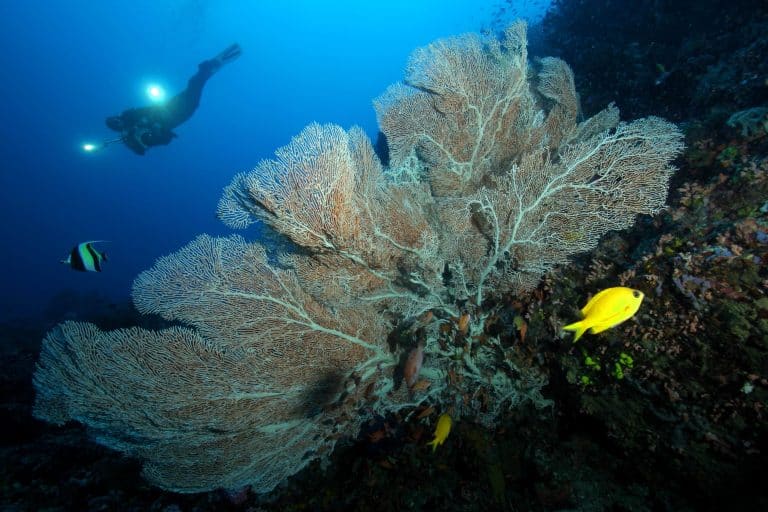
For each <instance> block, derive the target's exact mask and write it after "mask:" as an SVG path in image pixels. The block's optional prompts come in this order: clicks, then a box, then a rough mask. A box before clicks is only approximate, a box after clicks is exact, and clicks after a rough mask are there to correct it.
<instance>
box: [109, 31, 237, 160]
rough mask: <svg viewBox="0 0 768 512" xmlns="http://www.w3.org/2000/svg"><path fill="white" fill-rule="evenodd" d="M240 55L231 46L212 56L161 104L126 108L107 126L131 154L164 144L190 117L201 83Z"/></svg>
mask: <svg viewBox="0 0 768 512" xmlns="http://www.w3.org/2000/svg"><path fill="white" fill-rule="evenodd" d="M239 55H240V47H239V46H237V45H232V46H230V47H229V48H227V49H226V50H225V51H224V52H222V53H221V54H220V55H219V56H217V57H216V58H214V59H211V60H206V61H203V62H201V63H200V64H199V65H198V70H197V73H195V75H194V76H193V77H192V78H190V79H189V82H187V88H186V89H184V90H183V91H182V92H180V93H179V94H177V95H176V96H174V97H173V98H171V99H170V100H168V101H167V102H166V103H164V104H162V105H152V106H149V107H141V108H129V109H128V110H125V111H124V112H123V113H122V114H120V115H119V116H112V117H108V118H107V121H106V122H107V126H108V127H109V128H111V129H112V130H115V131H117V132H120V133H121V136H122V141H123V142H124V143H125V145H126V146H128V147H129V148H131V150H133V152H134V153H137V154H139V155H143V154H144V152H145V151H146V150H147V148H149V147H151V146H159V145H166V144H169V143H170V142H171V140H173V138H174V137H176V134H175V133H173V131H172V130H173V128H175V127H177V126H179V125H180V124H181V123H183V122H184V121H186V120H187V119H189V118H190V117H192V114H194V113H195V110H197V107H198V105H200V97H201V96H202V93H203V87H204V86H205V83H206V82H207V81H208V79H209V78H211V77H212V76H213V75H214V73H216V71H218V70H219V68H220V67H221V66H222V65H223V64H224V63H226V62H228V61H229V60H232V59H234V58H237V56H239Z"/></svg>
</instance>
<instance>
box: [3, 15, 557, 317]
mask: <svg viewBox="0 0 768 512" xmlns="http://www.w3.org/2000/svg"><path fill="white" fill-rule="evenodd" d="M509 3H510V2H500V1H481V0H396V1H387V2H363V1H359V0H345V1H332V2H321V1H309V0H304V1H296V0H294V1H274V2H269V3H268V2H262V1H256V0H254V1H242V0H241V1H235V0H210V1H203V0H198V1H192V0H186V1H184V0H178V1H147V0H139V1H137V0H134V1H130V2H128V1H114V0H105V1H100V2H96V1H92V0H67V1H60V0H43V1H40V0H26V1H24V2H1V3H0V50H2V51H0V70H1V71H0V72H1V73H2V80H0V98H2V99H3V101H2V110H1V111H0V115H1V116H2V119H1V121H2V122H0V130H2V132H0V159H1V162H2V163H1V165H2V170H1V171H0V194H1V195H0V208H1V210H0V215H2V217H1V222H0V229H1V230H2V231H0V239H2V251H0V254H2V256H1V258H2V259H0V264H1V265H0V269H2V270H1V271H0V276H2V277H0V279H1V280H0V290H1V291H2V295H1V297H0V319H7V318H11V317H16V316H20V315H23V316H33V317H34V316H38V315H40V314H42V312H43V311H44V310H45V308H46V306H47V304H48V302H49V301H50V299H51V297H53V296H54V295H55V294H57V293H59V292H61V291H63V290H75V291H77V292H78V293H82V294H98V295H101V296H103V297H105V298H107V299H109V300H124V299H126V298H127V297H128V296H129V294H130V289H131V284H132V281H133V279H134V278H135V277H136V275H137V274H138V273H139V272H140V271H142V270H144V269H146V268H149V267H150V266H151V265H152V263H153V262H154V260H155V259H156V258H158V257H159V256H162V255H164V254H168V253H170V252H172V251H174V250H176V249H178V248H180V247H181V246H182V245H184V244H185V243H187V242H188V241H190V240H191V239H192V238H194V237H195V236H196V235H197V234H199V233H203V232H207V233H210V234H226V233H228V232H229V230H227V229H226V228H225V227H224V226H223V225H222V224H221V223H219V221H218V220H216V218H215V217H214V212H215V208H216V205H217V202H218V199H219V196H220V193H221V189H222V188H223V187H224V186H225V185H227V184H228V183H229V182H230V180H231V178H232V176H233V175H234V174H235V173H236V172H239V171H244V170H248V169H250V168H252V167H254V166H255V165H256V164H257V163H258V161H259V160H261V159H263V158H270V157H271V156H272V154H273V152H274V150H275V149H276V148H277V147H279V146H282V145H285V144H286V143H288V141H289V140H290V138H291V137H292V136H294V135H296V134H297V133H298V132H299V131H300V130H301V129H302V128H303V127H304V126H305V125H306V124H308V123H310V122H312V121H318V122H334V123H337V124H340V125H341V126H343V127H345V128H349V127H350V126H351V125H354V124H358V125H360V126H362V127H363V128H364V129H365V131H366V132H367V133H368V134H369V136H370V137H371V138H372V140H375V137H376V133H377V128H376V122H375V114H374V111H373V107H372V104H371V102H372V100H373V99H374V98H375V97H376V96H378V95H379V94H381V93H382V92H383V91H384V90H385V89H386V87H387V86H388V85H389V84H391V83H393V82H396V81H398V80H400V79H401V78H402V71H403V68H404V66H405V64H406V61H407V57H408V55H409V54H410V52H411V51H412V50H413V49H415V48H416V47H418V46H423V45H425V44H427V43H429V42H430V41H432V40H434V39H436V38H439V37H444V36H448V35H454V34H459V33H463V32H470V31H475V32H476V31H479V30H480V29H482V28H483V27H486V26H488V25H489V23H490V22H491V18H492V16H493V14H494V12H498V10H499V8H500V6H506V5H507V4H509ZM519 3H521V4H522V3H526V2H519ZM527 3H528V4H531V3H533V4H534V7H532V8H531V9H532V11H531V12H530V14H531V15H537V14H540V13H541V11H543V8H544V6H545V5H546V4H548V0H539V1H538V2H527ZM517 12H518V13H522V14H527V13H525V12H522V11H521V10H520V9H517ZM233 42H238V43H240V45H241V46H242V48H243V55H242V57H241V58H240V59H239V60H237V61H235V62H234V63H232V64H230V65H228V66H226V67H225V68H223V69H222V70H221V71H220V72H219V73H218V74H217V75H216V76H214V77H213V78H212V79H211V80H210V81H209V82H208V84H207V86H206V88H205V90H204V93H203V99H202V102H201V105H200V108H199V109H198V110H197V112H196V114H195V115H194V116H193V117H192V119H190V120H189V121H188V122H186V123H185V124H183V125H182V126H180V127H178V128H177V129H176V130H175V131H176V133H177V134H178V135H179V137H178V138H177V139H175V140H174V141H173V142H172V143H171V144H170V145H169V146H166V147H159V148H155V149H151V150H149V151H148V152H147V154H146V156H143V157H141V156H138V155H135V154H133V153H132V152H130V151H129V150H128V149H127V148H125V147H123V146H122V145H118V144H115V145H113V146H111V147H108V148H106V149H104V150H102V151H100V152H98V153H94V154H86V153H84V152H82V151H81V149H80V147H81V145H82V143H83V142H86V141H97V142H98V141H101V140H104V139H107V138H110V137H111V136H112V132H110V131H109V130H108V129H107V128H106V127H105V126H104V118H105V117H106V116H108V115H113V114H119V113H120V112H121V111H122V110H124V109H125V108H128V107H132V106H141V105H144V104H148V103H149V101H148V99H147V97H146V94H145V89H146V87H147V85H148V84H149V83H150V82H152V81H158V82H160V83H162V84H163V85H164V86H165V87H166V89H167V90H168V93H169V95H172V94H175V93H176V92H178V91H179V90H181V89H183V88H184V86H185V84H186V81H187V79H188V78H189V77H190V76H191V75H192V74H193V73H194V72H195V71H196V69H197V64H198V63H199V62H200V61H202V60H204V59H207V58H210V57H212V56H214V55H215V54H216V53H218V52H219V51H221V50H222V49H223V48H225V47H226V46H228V45H229V44H231V43H233ZM96 239H99V240H110V241H111V242H110V243H106V244H100V245H98V246H97V247H99V248H100V249H102V250H105V251H106V252H107V254H108V255H109V257H110V261H108V262H107V263H106V265H105V269H104V272H102V273H100V274H99V273H80V272H74V271H72V270H70V269H68V268H67V267H66V266H64V265H61V264H59V260H60V259H62V258H65V257H66V255H67V254H68V252H69V250H70V249H71V247H72V246H73V245H74V244H76V243H78V242H81V241H86V240H96ZM73 307H75V306H74V305H73Z"/></svg>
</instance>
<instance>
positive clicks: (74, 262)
mask: <svg viewBox="0 0 768 512" xmlns="http://www.w3.org/2000/svg"><path fill="white" fill-rule="evenodd" d="M99 242H106V240H91V241H90V242H83V243H81V244H77V245H76V246H74V247H73V248H72V251H71V252H70V253H69V256H67V259H65V260H61V262H62V263H64V264H65V265H69V266H70V268H72V269H73V270H79V271H80V272H101V263H102V262H103V261H107V253H104V252H99V251H97V250H96V249H94V248H93V245H91V244H95V243H99Z"/></svg>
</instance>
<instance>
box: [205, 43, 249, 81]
mask: <svg viewBox="0 0 768 512" xmlns="http://www.w3.org/2000/svg"><path fill="white" fill-rule="evenodd" d="M242 53H243V50H242V48H240V45H239V44H237V43H235V44H232V45H230V46H227V48H226V49H225V50H224V51H223V52H221V53H219V54H218V55H217V56H215V57H214V58H212V59H209V60H205V61H203V62H201V63H200V66H199V67H200V69H202V70H205V71H208V72H209V73H211V74H213V73H215V72H217V71H218V70H219V69H221V66H223V65H224V64H226V63H228V62H232V61H233V60H235V59H237V58H238V57H239V56H240V54H242Z"/></svg>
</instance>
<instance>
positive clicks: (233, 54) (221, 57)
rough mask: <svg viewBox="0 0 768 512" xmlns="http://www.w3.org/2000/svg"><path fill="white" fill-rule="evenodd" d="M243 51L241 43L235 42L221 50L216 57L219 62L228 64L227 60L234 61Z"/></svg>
mask: <svg viewBox="0 0 768 512" xmlns="http://www.w3.org/2000/svg"><path fill="white" fill-rule="evenodd" d="M242 53H243V49H242V48H240V45H239V44H237V43H235V44H232V45H229V46H227V48H226V49H225V50H224V51H223V52H221V53H220V54H218V55H217V56H216V57H214V58H215V59H216V60H218V61H219V62H221V63H222V64H226V63H227V62H232V61H233V60H235V59H236V58H238V57H239V56H240V55H241V54H242Z"/></svg>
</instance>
